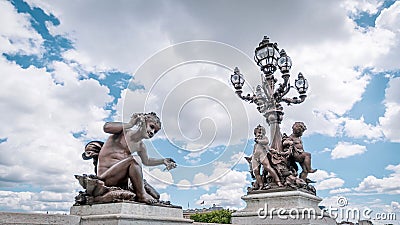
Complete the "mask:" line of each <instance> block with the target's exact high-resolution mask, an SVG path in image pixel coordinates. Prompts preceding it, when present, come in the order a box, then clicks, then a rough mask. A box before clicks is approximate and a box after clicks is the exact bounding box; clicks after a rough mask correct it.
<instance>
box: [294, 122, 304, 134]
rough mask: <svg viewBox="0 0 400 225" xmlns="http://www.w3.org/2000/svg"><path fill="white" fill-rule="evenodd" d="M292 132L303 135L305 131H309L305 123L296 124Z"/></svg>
mask: <svg viewBox="0 0 400 225" xmlns="http://www.w3.org/2000/svg"><path fill="white" fill-rule="evenodd" d="M292 130H293V133H294V134H300V135H301V134H303V132H304V131H305V130H307V127H306V125H305V124H304V123H303V122H295V123H294V124H293V126H292Z"/></svg>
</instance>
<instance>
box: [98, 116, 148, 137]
mask: <svg viewBox="0 0 400 225" xmlns="http://www.w3.org/2000/svg"><path fill="white" fill-rule="evenodd" d="M142 120H144V118H143V116H141V114H134V115H133V116H132V118H131V120H130V121H129V122H128V123H122V122H106V123H105V124H104V126H103V131H104V132H106V133H109V134H119V133H121V132H122V131H123V130H125V129H129V128H132V127H133V126H135V125H136V124H137V123H138V122H143V121H142Z"/></svg>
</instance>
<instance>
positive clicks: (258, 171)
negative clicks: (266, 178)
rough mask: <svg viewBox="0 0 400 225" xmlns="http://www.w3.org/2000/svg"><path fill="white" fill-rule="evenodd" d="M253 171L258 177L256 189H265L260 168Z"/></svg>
mask: <svg viewBox="0 0 400 225" xmlns="http://www.w3.org/2000/svg"><path fill="white" fill-rule="evenodd" d="M253 171H254V175H255V177H256V183H257V185H256V187H255V188H256V189H260V190H261V189H262V188H263V187H264V182H263V179H262V177H261V175H260V166H257V167H256V168H255V169H254V170H253Z"/></svg>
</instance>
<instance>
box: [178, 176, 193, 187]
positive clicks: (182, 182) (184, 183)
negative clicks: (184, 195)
mask: <svg viewBox="0 0 400 225" xmlns="http://www.w3.org/2000/svg"><path fill="white" fill-rule="evenodd" d="M176 185H177V186H178V189H179V190H190V189H193V187H192V183H190V181H188V180H186V179H183V180H180V181H179V182H178V183H177V184H176Z"/></svg>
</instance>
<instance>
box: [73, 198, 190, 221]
mask: <svg viewBox="0 0 400 225" xmlns="http://www.w3.org/2000/svg"><path fill="white" fill-rule="evenodd" d="M70 213H71V215H76V216H80V217H81V223H80V225H92V224H93V225H94V224H96V225H97V224H102V225H125V224H130V225H156V224H157V225H164V224H171V225H172V224H192V223H193V221H192V220H189V219H184V218H183V211H182V209H181V208H176V207H165V206H154V205H145V204H139V203H127V202H122V203H108V204H96V205H92V206H90V205H82V206H72V208H71V210H70Z"/></svg>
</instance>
